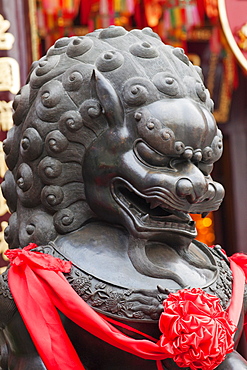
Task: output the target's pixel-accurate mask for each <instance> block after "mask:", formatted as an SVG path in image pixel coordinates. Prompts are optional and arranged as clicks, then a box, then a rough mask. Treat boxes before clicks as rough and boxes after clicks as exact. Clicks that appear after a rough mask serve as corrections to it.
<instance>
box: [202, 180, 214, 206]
mask: <svg viewBox="0 0 247 370" xmlns="http://www.w3.org/2000/svg"><path fill="white" fill-rule="evenodd" d="M215 194H216V189H215V187H214V185H213V184H208V191H207V193H206V194H205V198H204V199H203V201H204V202H207V201H210V200H212V199H214V197H215Z"/></svg>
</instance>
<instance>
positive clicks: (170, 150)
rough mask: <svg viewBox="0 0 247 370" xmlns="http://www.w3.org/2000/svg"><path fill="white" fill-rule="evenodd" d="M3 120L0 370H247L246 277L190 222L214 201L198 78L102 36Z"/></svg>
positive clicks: (159, 45)
mask: <svg viewBox="0 0 247 370" xmlns="http://www.w3.org/2000/svg"><path fill="white" fill-rule="evenodd" d="M13 107H14V115H13V119H14V126H13V128H12V129H11V130H10V131H9V132H8V135H7V139H6V140H5V141H4V151H5V154H6V164H7V166H8V171H7V172H6V174H5V178H4V181H3V184H2V190H3V194H4V197H5V198H6V200H7V204H8V207H9V209H10V211H11V213H12V215H11V217H10V219H9V224H8V227H7V228H6V230H5V239H6V241H7V243H8V245H9V251H8V256H9V259H10V261H11V266H10V268H9V269H8V271H7V272H6V273H5V274H3V275H2V276H0V325H1V328H2V329H1V330H2V331H1V333H2V335H1V338H0V342H1V364H0V366H1V367H2V369H3V370H23V369H25V370H27V369H34V368H35V369H37V370H38V369H40V370H41V369H47V370H54V369H55V368H56V369H60V368H61V369H63V370H70V369H71V370H72V369H77V370H83V369H86V370H94V369H97V370H116V369H118V370H125V369H129V370H134V369H135V370H136V369H142V370H156V369H159V370H160V369H161V368H162V367H163V369H167V370H169V369H174V370H175V369H181V368H182V369H191V370H195V369H201V370H205V369H207V370H213V369H219V370H222V369H224V370H227V369H229V370H236V369H238V370H240V369H247V363H246V361H245V360H244V359H243V358H242V357H241V356H240V355H239V354H238V353H237V352H235V351H234V348H235V347H236V346H237V343H238V341H239V338H240V336H241V332H242V328H243V312H244V311H243V310H244V309H242V307H243V298H244V275H243V273H242V272H241V270H240V268H239V267H235V268H232V265H231V266H230V263H229V261H228V258H227V257H226V255H225V254H224V252H222V250H221V248H220V247H219V246H215V247H212V248H210V247H208V246H206V245H204V244H202V243H200V242H198V241H196V240H195V238H196V236H197V232H196V225H195V222H194V221H193V219H192V217H191V214H193V213H195V214H201V215H202V217H205V216H206V215H207V214H208V213H209V212H212V211H216V210H217V209H218V208H219V206H220V204H221V202H222V199H223V197H224V189H223V186H222V185H221V184H219V183H217V182H215V181H214V180H213V178H212V177H211V172H212V169H213V164H214V162H216V161H217V160H218V159H219V158H220V156H221V154H222V150H223V144H222V134H221V132H220V130H219V129H218V127H217V124H216V122H215V119H214V116H213V114H212V112H213V102H212V100H211V99H210V94H209V91H208V90H207V89H206V87H205V86H204V83H203V77H202V72H201V69H200V68H199V67H196V66H194V65H193V64H192V63H191V62H190V61H189V59H188V57H187V56H186V55H185V54H184V51H183V50H182V49H181V48H174V47H172V46H169V45H165V44H164V43H163V42H162V41H161V40H160V38H159V36H158V35H156V34H155V33H154V32H153V31H152V30H151V29H149V28H144V29H143V30H137V29H135V30H132V31H130V32H128V31H126V30H125V29H124V28H123V27H120V26H111V27H109V28H106V29H100V30H96V31H94V32H92V33H89V34H88V35H85V36H75V37H71V38H67V37H64V38H62V39H59V40H58V41H57V42H56V43H55V44H54V46H52V47H51V48H50V49H49V50H48V52H47V54H46V55H45V56H44V57H42V58H41V59H40V60H39V61H37V62H35V63H33V65H32V67H31V71H30V74H29V77H28V80H27V83H26V85H25V86H23V88H22V89H21V91H20V92H19V94H18V95H17V96H16V98H15V101H14V104H13ZM30 243H31V244H30ZM16 248H17V249H16ZM236 276H237V278H236ZM236 281H238V287H237V289H235V285H236V284H235V282H236ZM8 282H9V285H8ZM9 287H10V289H9ZM72 288H73V289H72ZM236 290H237V291H238V292H240V295H238V298H235V297H236V294H235V293H234V292H236ZM12 296H13V297H14V300H13V297H12ZM236 300H237V301H238V302H239V304H233V303H232V302H233V301H234V302H235V303H236ZM14 301H15V302H16V305H17V307H18V309H17V307H16V306H15V303H14ZM244 303H245V304H246V299H245V301H244ZM58 312H59V315H58ZM228 312H229V317H228ZM230 312H231V314H230ZM174 315H175V316H174ZM232 317H233V319H232ZM22 319H23V321H22ZM24 322H25V324H24ZM51 323H52V324H51ZM236 327H238V330H237V331H236ZM54 328H56V329H54ZM64 329H65V330H64ZM174 333H177V334H176V335H175V334H174ZM47 338H48V339H47ZM57 338H59V343H58V340H57ZM47 343H50V345H47ZM188 343H189V344H188ZM234 346H235V347H234ZM205 348H206V349H205ZM55 363H56V366H57V367H56V366H55V365H54V364H55Z"/></svg>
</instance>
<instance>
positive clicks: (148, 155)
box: [134, 141, 170, 168]
mask: <svg viewBox="0 0 247 370" xmlns="http://www.w3.org/2000/svg"><path fill="white" fill-rule="evenodd" d="M134 152H135V154H136V156H137V157H138V159H139V160H141V161H142V162H144V163H145V164H147V165H150V166H154V167H169V168H170V158H169V157H167V156H165V155H163V154H160V153H158V152H156V151H155V150H154V149H151V148H150V147H149V146H148V145H147V144H146V143H144V142H143V141H138V142H137V143H136V144H135V147H134Z"/></svg>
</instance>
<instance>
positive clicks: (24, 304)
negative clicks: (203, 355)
mask: <svg viewBox="0 0 247 370" xmlns="http://www.w3.org/2000/svg"><path fill="white" fill-rule="evenodd" d="M35 247H37V246H36V245H35V244H30V245H29V246H28V247H25V248H23V249H14V250H8V251H6V252H5V253H6V255H7V257H8V258H9V260H10V263H11V267H10V269H9V272H8V282H9V286H10V290H11V292H12V294H13V297H14V300H15V303H16V305H17V308H18V310H19V312H20V314H21V316H22V318H23V321H24V323H25V325H26V327H27V329H28V331H29V333H30V335H31V338H32V340H33V342H34V344H35V346H36V348H37V350H38V352H39V354H40V356H41V358H42V360H43V362H44V364H45V366H46V367H47V369H48V370H74V369H76V370H84V367H83V365H82V363H81V362H80V359H79V357H78V355H77V353H76V351H75V349H74V347H73V345H72V343H71V342H70V340H69V338H68V336H67V333H66V332H65V330H64V328H63V325H62V322H61V320H60V317H59V315H58V312H57V309H58V310H59V311H61V312H62V313H63V314H64V315H65V316H67V317H68V318H69V319H71V320H72V321H74V322H75V323H76V324H77V325H79V326H80V327H82V328H83V329H85V330H87V331H88V332H89V333H91V334H93V335H94V336H96V337H98V338H100V339H102V340H103V341H105V342H107V343H109V344H111V345H113V346H115V347H117V348H119V349H121V350H123V351H126V352H129V353H131V354H134V355H136V356H139V357H141V358H143V359H148V360H155V361H157V367H158V369H162V368H163V367H162V365H161V360H163V359H166V358H170V357H171V352H166V349H165V348H163V347H161V346H160V343H159V341H157V342H154V341H152V340H150V339H152V338H151V337H149V336H146V335H145V334H144V333H142V335H143V336H144V337H146V338H148V339H143V340H137V339H133V338H131V337H128V336H127V335H125V334H123V333H122V332H120V331H119V330H118V329H116V328H115V327H114V326H112V325H111V324H110V323H109V322H107V319H106V318H104V317H102V316H100V315H99V314H98V313H97V312H95V311H94V310H93V309H92V308H91V307H90V306H89V305H88V304H87V303H86V302H85V301H83V299H82V298H80V297H79V295H78V294H77V293H76V292H75V291H74V290H73V288H72V287H71V286H70V284H69V283H68V282H67V280H66V279H65V277H64V275H63V273H62V272H69V271H70V268H71V262H65V261H62V260H60V259H59V258H54V257H52V256H50V255H47V254H43V253H38V252H32V251H30V250H31V249H33V248H35ZM231 268H232V273H233V277H234V280H233V296H232V297H233V298H232V300H231V305H230V307H229V310H228V312H229V318H230V319H231V320H232V321H233V323H235V325H237V323H238V320H239V316H240V312H241V308H242V301H243V290H244V283H245V277H244V274H243V272H242V270H241V269H240V268H239V267H238V265H237V264H236V263H235V262H234V261H233V259H232V260H231ZM128 329H129V330H133V329H132V328H131V327H128ZM133 331H134V330H133Z"/></svg>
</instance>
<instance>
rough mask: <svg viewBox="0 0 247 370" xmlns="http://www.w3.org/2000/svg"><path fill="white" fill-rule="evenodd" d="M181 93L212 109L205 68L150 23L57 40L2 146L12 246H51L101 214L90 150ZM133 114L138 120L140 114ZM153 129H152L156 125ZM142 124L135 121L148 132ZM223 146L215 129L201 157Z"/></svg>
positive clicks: (180, 147) (36, 68)
mask: <svg viewBox="0 0 247 370" xmlns="http://www.w3.org/2000/svg"><path fill="white" fill-rule="evenodd" d="M116 91H117V93H116ZM106 96H108V97H109V96H110V99H109V98H108V99H106ZM183 97H186V98H189V99H191V100H193V101H195V102H198V103H199V104H200V105H201V106H203V107H204V108H205V110H206V111H209V112H210V111H212V109H213V103H212V100H211V99H210V97H209V92H208V90H206V89H205V87H204V85H203V82H202V79H201V71H200V68H198V67H194V66H193V65H192V64H191V63H190V62H189V60H188V58H187V57H186V56H185V55H184V53H183V50H182V49H180V48H173V47H171V46H168V45H164V44H163V43H162V42H161V40H160V39H159V38H158V36H157V35H156V34H154V33H153V32H152V30H151V29H148V28H145V29H143V30H142V31H140V30H132V31H130V32H127V31H126V30H125V29H124V28H122V27H109V28H107V29H104V30H97V31H95V32H93V33H91V34H88V35H86V36H83V37H71V38H62V39H60V40H58V41H57V42H56V43H55V45H54V46H53V47H51V48H50V49H49V50H48V52H47V55H46V56H45V57H43V58H41V59H40V61H38V62H35V63H34V64H33V66H32V69H31V73H30V76H29V79H28V82H27V84H26V85H25V86H24V87H23V88H22V89H21V91H20V93H19V95H17V96H16V98H15V101H14V110H15V113H14V127H13V128H12V129H11V130H10V131H9V133H8V137H7V139H6V140H5V142H4V151H5V153H6V163H7V165H8V168H9V171H8V172H7V173H6V176H5V181H4V183H3V186H2V187H3V193H4V196H5V197H6V199H7V203H8V206H9V208H10V211H11V212H12V216H11V217H10V221H9V226H8V227H7V229H6V231H5V237H6V240H7V242H8V243H9V245H10V247H16V246H18V245H19V246H21V247H23V246H25V245H27V244H28V243H29V242H35V243H37V244H39V245H40V244H46V243H48V242H49V241H51V240H54V239H55V238H56V237H57V235H59V234H65V233H69V232H71V231H73V230H76V229H78V228H80V227H81V226H82V225H83V224H84V223H85V221H87V220H88V219H89V218H93V217H95V215H94V212H93V211H92V210H91V208H90V207H89V206H88V203H87V199H86V196H85V189H84V180H85V179H84V178H83V175H82V169H83V162H84V156H85V153H86V152H87V150H88V148H89V147H90V146H91V145H92V143H94V142H95V141H96V139H97V138H98V137H99V136H100V135H101V134H102V133H103V132H105V130H107V129H108V128H109V127H115V126H118V125H122V124H123V122H124V120H125V117H126V115H128V114H129V113H130V112H132V111H133V110H134V109H136V108H137V107H143V106H146V105H148V104H152V103H153V102H156V101H159V100H161V99H166V100H167V101H171V100H175V101H177V102H178V100H177V99H179V98H183ZM135 118H136V121H137V122H138V121H140V119H141V117H138V113H136V116H135ZM148 125H149V126H148V128H149V129H150V130H151V129H152V127H151V125H153V122H149V123H148ZM143 130H144V129H143V128H142V126H141V127H139V132H140V133H141V134H142V135H143V137H145V133H144V132H143ZM162 135H163V136H162V137H163V139H162V140H163V141H162V143H163V142H167V143H168V144H164V145H168V147H167V148H168V149H167V150H173V149H174V150H175V151H177V153H178V154H179V155H181V154H183V153H184V154H185V156H187V155H190V153H189V151H190V149H188V148H187V151H186V148H185V144H184V143H183V142H173V133H172V132H171V130H170V129H167V130H165V132H162ZM150 140H151V139H150ZM201 140H202V142H203V140H204V141H205V138H203V137H202V139H201ZM162 145H163V144H162ZM221 151H222V148H221V136H220V134H219V131H217V132H216V134H215V137H214V139H213V141H212V142H211V143H208V144H207V145H206V144H205V147H204V149H203V151H202V153H201V152H200V153H199V156H202V157H203V159H204V161H205V162H208V163H211V162H210V161H211V158H213V160H212V162H214V161H215V160H216V159H218V158H219V157H220V155H221ZM164 153H166V150H165V149H164ZM194 155H196V154H194ZM197 155H198V153H197ZM199 159H200V158H199ZM18 230H19V232H17V231H18Z"/></svg>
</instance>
